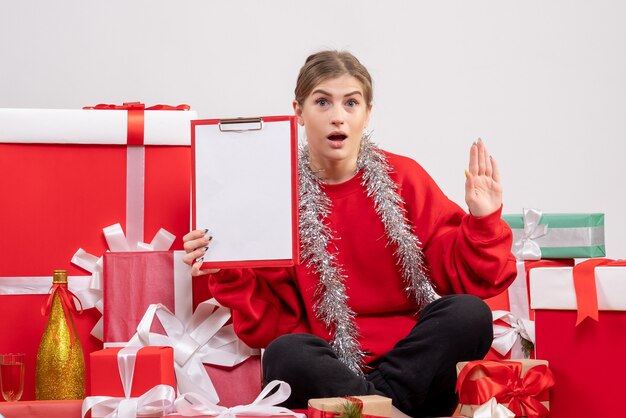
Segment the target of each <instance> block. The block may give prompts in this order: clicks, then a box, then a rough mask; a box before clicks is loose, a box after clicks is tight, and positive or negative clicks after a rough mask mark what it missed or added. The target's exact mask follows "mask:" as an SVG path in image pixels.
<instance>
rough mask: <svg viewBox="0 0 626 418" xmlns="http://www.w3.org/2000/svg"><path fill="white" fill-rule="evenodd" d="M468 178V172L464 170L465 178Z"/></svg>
mask: <svg viewBox="0 0 626 418" xmlns="http://www.w3.org/2000/svg"><path fill="white" fill-rule="evenodd" d="M468 177H469V171H467V170H465V178H468Z"/></svg>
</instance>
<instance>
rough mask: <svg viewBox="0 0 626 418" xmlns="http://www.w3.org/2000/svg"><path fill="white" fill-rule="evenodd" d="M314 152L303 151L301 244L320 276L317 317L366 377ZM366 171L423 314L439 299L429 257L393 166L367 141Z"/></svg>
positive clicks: (361, 164) (361, 165)
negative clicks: (313, 164) (330, 248)
mask: <svg viewBox="0 0 626 418" xmlns="http://www.w3.org/2000/svg"><path fill="white" fill-rule="evenodd" d="M310 163H311V161H310V156H309V150H308V147H307V146H305V145H303V146H301V147H300V150H299V156H298V174H299V187H300V201H299V209H300V245H301V247H302V254H301V255H302V260H303V262H305V263H306V265H307V266H308V267H309V268H311V269H312V270H313V271H314V272H315V273H316V274H318V275H319V283H318V287H317V290H316V295H315V296H316V302H315V306H314V307H313V309H314V311H315V314H316V316H317V318H318V319H319V320H321V321H322V322H323V323H324V324H325V325H326V327H328V328H329V329H330V330H331V331H332V332H333V338H332V340H331V343H330V345H331V347H332V348H333V350H334V351H335V353H337V357H338V358H339V360H341V361H342V362H343V363H344V364H345V365H347V366H348V367H349V368H350V369H351V370H353V371H354V372H356V373H357V374H359V375H362V374H363V371H362V366H363V357H364V354H363V352H362V351H361V348H360V345H359V342H358V330H357V328H356V324H355V321H354V317H355V313H354V311H353V310H352V309H351V308H350V306H348V296H347V295H346V287H345V284H344V281H345V278H346V276H345V273H344V271H343V269H342V266H341V265H340V264H339V262H338V261H337V257H336V255H335V254H332V253H331V252H330V251H328V244H329V243H330V242H331V241H332V240H333V239H334V237H333V231H332V230H331V229H330V227H329V226H328V225H327V223H326V222H325V220H326V218H327V217H328V215H329V214H330V212H331V205H332V203H331V201H330V199H329V198H328V196H326V194H324V192H323V190H322V183H323V180H321V179H320V178H319V177H317V176H316V175H315V174H314V173H313V171H312V170H311V167H310ZM359 170H363V182H362V185H363V186H364V187H365V190H366V192H367V195H368V197H370V198H371V199H372V200H373V201H374V207H375V210H376V213H377V214H378V216H380V218H381V220H382V222H383V225H384V227H385V232H386V235H387V239H388V245H389V244H390V245H393V246H395V247H396V248H397V249H396V252H395V254H394V255H395V257H396V263H397V265H398V267H399V268H400V273H401V275H402V278H403V279H404V283H405V284H406V286H407V287H406V291H407V295H408V296H409V297H410V298H412V299H413V300H414V301H415V302H416V304H417V306H418V312H419V310H421V309H422V308H423V307H424V306H425V305H426V304H427V303H429V302H430V301H432V300H433V299H434V293H433V290H432V287H431V284H430V280H429V278H428V276H427V275H426V266H425V265H424V256H423V254H422V250H421V248H420V242H419V239H418V238H417V237H416V236H415V234H413V232H412V229H411V226H410V225H409V223H408V221H407V219H406V216H405V209H404V208H403V207H402V203H403V202H402V198H401V197H400V195H399V194H398V192H397V188H398V186H397V185H396V184H395V183H394V182H393V180H391V178H390V177H389V171H390V170H391V167H390V166H389V164H388V163H387V160H386V158H385V155H384V154H383V152H382V151H381V150H380V149H379V148H378V147H377V146H376V145H374V143H372V141H371V140H370V138H369V136H364V137H363V139H362V140H361V148H360V150H359V156H358V159H357V171H359Z"/></svg>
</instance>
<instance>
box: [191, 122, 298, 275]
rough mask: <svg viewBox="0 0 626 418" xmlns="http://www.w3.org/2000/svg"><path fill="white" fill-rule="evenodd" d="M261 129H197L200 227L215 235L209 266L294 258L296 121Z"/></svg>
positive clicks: (202, 126)
mask: <svg viewBox="0 0 626 418" xmlns="http://www.w3.org/2000/svg"><path fill="white" fill-rule="evenodd" d="M258 126H260V127H261V129H249V130H247V129H248V128H250V127H249V126H247V124H241V126H239V127H238V128H239V129H241V130H233V129H237V128H234V127H233V126H229V127H228V129H229V130H228V131H222V130H221V129H220V125H219V124H217V123H213V124H202V122H201V121H198V122H197V124H196V125H195V142H194V146H195V151H194V152H195V162H194V165H195V226H196V228H208V229H209V230H210V231H211V232H212V235H213V240H212V241H211V243H210V246H209V247H210V248H209V251H208V252H207V254H206V255H205V257H204V261H205V262H213V263H220V262H226V263H229V262H230V263H232V262H243V264H246V263H250V264H249V265H250V266H254V264H255V262H258V261H271V260H292V259H293V255H294V252H293V249H294V243H293V228H294V225H293V219H294V217H293V211H294V210H296V204H294V202H293V201H292V196H293V194H292V182H293V181H294V178H295V177H294V176H295V173H293V172H292V170H293V165H292V146H295V144H296V143H297V141H296V139H295V138H292V129H291V121H290V120H289V119H286V120H279V121H271V122H266V121H264V122H263V123H262V124H260V125H259V124H257V127H258Z"/></svg>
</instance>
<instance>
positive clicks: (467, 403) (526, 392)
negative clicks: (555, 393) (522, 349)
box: [456, 360, 554, 418]
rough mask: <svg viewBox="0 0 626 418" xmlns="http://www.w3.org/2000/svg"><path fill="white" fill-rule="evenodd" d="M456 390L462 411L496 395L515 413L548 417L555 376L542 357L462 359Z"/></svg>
mask: <svg viewBox="0 0 626 418" xmlns="http://www.w3.org/2000/svg"><path fill="white" fill-rule="evenodd" d="M459 369H460V372H459V376H458V379H457V385H456V390H457V392H458V394H459V402H460V403H461V413H462V414H464V415H470V414H471V413H472V412H473V411H474V410H475V409H476V408H477V406H478V405H482V404H484V403H485V402H487V401H488V400H489V399H490V398H496V400H497V401H498V403H501V404H504V405H505V406H506V407H507V408H508V409H510V410H511V411H512V412H513V413H515V415H516V416H527V417H528V418H545V417H547V416H548V415H549V414H550V411H549V410H548V407H547V405H548V404H547V402H548V400H549V390H550V388H551V387H552V386H554V376H553V375H552V372H551V371H550V369H549V368H548V365H547V362H545V361H541V360H522V361H487V360H478V361H471V362H469V363H465V362H464V363H459V364H458V365H457V370H459Z"/></svg>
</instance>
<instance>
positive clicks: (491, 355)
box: [485, 259, 574, 360]
mask: <svg viewBox="0 0 626 418" xmlns="http://www.w3.org/2000/svg"><path fill="white" fill-rule="evenodd" d="M573 265H574V259H563V260H526V261H524V269H525V270H526V289H527V299H528V300H529V301H530V290H529V289H530V286H529V283H528V280H529V273H530V270H531V269H533V268H538V267H567V266H573ZM485 303H487V305H489V307H490V308H491V310H492V311H498V310H500V311H509V312H510V311H511V302H510V300H509V291H508V290H507V291H504V292H502V293H500V294H498V295H496V296H493V297H491V298H488V299H485ZM528 309H529V318H527V319H530V320H534V319H535V311H534V310H532V309H530V306H529V307H528ZM495 324H497V325H500V326H505V327H507V326H508V324H506V323H505V322H504V321H501V320H498V321H496V322H495ZM530 357H531V358H534V357H535V353H534V350H533V351H531V353H530ZM510 358H511V352H509V353H507V355H506V356H503V355H501V354H500V353H498V352H497V351H495V350H494V349H493V348H491V349H490V350H489V352H488V353H487V355H486V356H485V360H506V359H510Z"/></svg>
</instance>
